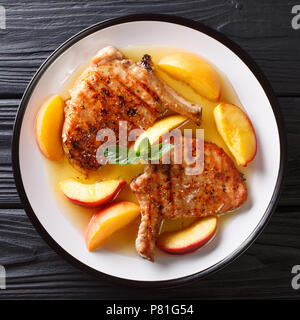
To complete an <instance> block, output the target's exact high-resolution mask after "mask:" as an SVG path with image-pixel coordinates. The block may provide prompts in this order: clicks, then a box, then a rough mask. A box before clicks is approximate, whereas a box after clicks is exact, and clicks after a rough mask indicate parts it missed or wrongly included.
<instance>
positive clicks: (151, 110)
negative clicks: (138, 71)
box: [118, 78, 157, 126]
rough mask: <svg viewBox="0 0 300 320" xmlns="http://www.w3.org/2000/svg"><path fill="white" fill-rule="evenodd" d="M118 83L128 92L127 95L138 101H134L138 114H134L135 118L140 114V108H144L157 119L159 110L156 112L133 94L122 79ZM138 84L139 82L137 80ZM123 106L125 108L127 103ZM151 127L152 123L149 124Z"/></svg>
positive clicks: (133, 105)
mask: <svg viewBox="0 0 300 320" xmlns="http://www.w3.org/2000/svg"><path fill="white" fill-rule="evenodd" d="M118 81H119V83H120V85H121V86H122V89H123V90H124V91H125V92H126V94H125V95H128V96H132V97H133V98H134V99H135V100H136V102H135V101H132V102H133V104H132V107H133V108H134V110H136V112H135V114H134V115H135V116H136V115H138V114H139V113H138V112H137V111H138V109H139V108H140V107H144V108H145V109H146V110H147V111H148V112H149V113H150V114H151V116H152V117H153V118H154V117H155V118H156V116H155V115H156V113H157V110H155V109H154V108H152V107H151V106H150V105H149V104H148V103H146V102H145V101H144V100H142V98H141V97H139V96H138V95H137V94H136V93H135V92H133V91H132V90H131V89H130V88H128V87H127V86H126V84H125V83H123V82H122V80H121V79H120V78H118ZM136 82H138V81H137V80H136ZM123 102H124V101H123ZM127 103H128V102H127ZM123 105H124V106H125V105H126V102H124V103H123ZM142 118H143V116H142V115H140V119H142ZM150 125H152V123H151V124H149V126H150Z"/></svg>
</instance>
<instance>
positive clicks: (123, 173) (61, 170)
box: [45, 46, 252, 255]
mask: <svg viewBox="0 0 300 320" xmlns="http://www.w3.org/2000/svg"><path fill="white" fill-rule="evenodd" d="M121 51H122V52H123V53H124V54H125V56H126V57H127V58H130V59H132V60H135V61H139V60H140V59H141V58H142V56H143V55H144V54H146V53H147V54H150V55H151V57H152V60H153V62H154V64H157V63H158V61H159V60H160V59H162V58H163V57H165V56H167V55H170V54H174V53H175V52H178V51H180V52H182V50H179V49H174V48H170V47H162V46H132V47H127V48H123V49H121ZM86 67H87V65H85V66H81V67H80V68H79V69H78V70H77V71H76V72H74V74H73V75H72V76H71V77H70V78H69V79H67V81H66V83H65V85H64V87H63V88H62V90H61V92H60V93H58V94H60V95H61V96H62V97H63V98H64V99H68V90H69V89H71V87H72V86H73V84H74V83H75V81H76V79H77V78H78V76H79V75H80V74H81V73H82V71H83V70H84V69H85V68H86ZM156 70H157V74H158V76H159V77H160V78H161V79H162V80H163V81H165V82H166V83H167V84H169V85H170V86H171V87H173V88H174V89H175V90H176V91H177V92H178V93H180V94H181V95H182V96H183V97H184V98H185V99H187V100H188V101H191V102H193V103H196V104H199V105H201V106H202V124H201V126H200V127H197V126H196V125H195V124H194V123H193V122H192V121H188V122H187V123H186V124H185V125H184V126H182V127H181V129H182V130H184V129H193V130H195V129H196V128H202V129H204V139H205V140H206V141H211V142H214V143H216V144H217V145H218V146H220V147H221V148H223V149H224V151H225V152H226V153H227V154H228V155H229V156H230V157H231V158H232V159H233V157H232V155H231V154H230V152H229V150H228V148H227V147H226V145H225V143H224V141H223V140H222V138H221V136H220V135H219V134H218V132H217V128H216V125H215V120H214V116H213V110H214V108H215V107H216V106H217V105H218V104H219V102H212V101H209V100H206V99H204V98H202V97H201V96H200V95H198V94H197V93H196V92H195V91H194V90H193V89H191V88H190V87H189V86H188V85H185V84H184V83H182V82H180V81H177V80H175V79H172V78H171V77H169V76H168V75H167V74H165V73H164V72H162V71H160V70H159V69H158V68H156ZM217 71H218V72H219V75H220V77H221V81H222V96H221V98H220V102H228V103H232V104H235V105H237V106H239V107H241V108H242V105H241V103H240V101H239V99H238V96H237V94H236V92H235V91H234V89H233V88H232V86H231V84H230V83H229V81H228V80H227V78H226V76H225V75H224V74H222V72H220V70H217ZM172 113H173V112H168V114H172ZM233 160H234V159H233ZM45 161H46V167H47V172H48V177H49V183H50V185H51V188H52V189H53V192H54V193H55V197H56V198H57V201H58V202H59V206H60V208H61V213H62V214H64V215H65V216H66V217H67V219H68V220H69V221H70V222H71V223H72V224H73V225H74V226H75V227H76V228H78V229H79V230H80V232H82V234H84V232H85V229H86V227H87V225H88V223H89V221H90V219H91V217H92V216H93V214H94V213H95V212H97V211H98V210H99V209H91V208H84V207H80V206H77V205H74V204H72V203H71V202H70V201H68V200H67V199H66V198H65V197H64V195H63V194H62V192H61V191H60V190H59V188H58V183H59V182H60V181H62V180H64V179H68V178H76V179H78V180H79V181H81V182H83V183H93V182H96V181H99V180H101V179H116V178H122V179H125V180H126V181H127V183H128V185H127V186H126V187H125V188H124V189H123V190H122V191H121V193H120V194H119V195H118V200H128V201H134V202H137V200H136V197H135V195H134V194H133V193H132V192H131V190H130V187H129V183H130V182H131V180H132V179H133V178H134V177H135V176H136V175H138V174H140V173H142V172H143V167H144V166H143V165H142V164H138V165H127V166H119V165H110V164H108V165H105V166H103V167H101V168H100V169H99V170H98V171H96V172H91V173H90V174H89V176H88V177H86V176H85V175H84V174H82V173H80V172H78V171H76V170H75V169H74V168H73V167H72V166H71V165H70V164H69V163H68V160H67V159H66V158H65V157H64V158H63V159H62V160H61V161H59V162H51V161H49V160H45ZM237 168H238V170H239V171H240V172H242V173H243V174H244V175H245V178H246V179H247V180H248V179H249V178H250V176H251V168H252V165H251V164H250V165H248V167H246V168H243V167H237ZM238 210H239V209H237V210H235V211H234V214H236V213H238ZM232 216H233V214H232V213H226V214H223V215H220V216H219V219H218V230H217V232H218V231H220V230H221V229H222V228H223V227H224V225H225V224H226V221H227V220H228V219H230V218H231V217H232ZM194 220H195V218H191V219H179V220H173V221H164V222H163V224H162V227H161V232H163V231H169V230H178V229H181V228H183V227H185V226H187V225H189V224H191V223H192V222H193V221H194ZM138 226H139V219H136V220H135V221H134V222H133V223H132V224H130V225H129V226H127V227H125V228H123V229H122V230H120V231H118V232H117V233H116V234H114V235H113V236H112V237H111V238H110V239H108V241H107V242H106V243H105V244H104V245H103V246H102V247H101V248H99V249H98V250H113V251H117V252H122V253H123V254H131V255H136V254H137V253H136V252H135V239H136V236H137V231H138ZM82 241H84V239H82Z"/></svg>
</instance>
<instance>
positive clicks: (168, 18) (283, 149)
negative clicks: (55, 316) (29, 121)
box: [11, 13, 287, 288]
mask: <svg viewBox="0 0 300 320" xmlns="http://www.w3.org/2000/svg"><path fill="white" fill-rule="evenodd" d="M138 21H158V22H167V23H172V24H177V25H181V26H185V27H188V28H191V29H194V30H196V31H200V32H202V33H204V34H206V35H208V36H210V37H212V38H214V39H215V40H216V41H218V42H220V43H222V44H223V45H225V46H226V47H227V48H229V49H230V50H231V51H232V52H233V53H234V54H236V55H237V56H238V57H239V58H240V59H241V60H242V61H243V62H244V63H245V64H246V66H247V67H248V68H249V69H250V71H251V72H252V74H253V75H254V76H255V78H256V79H257V81H258V82H259V83H260V85H261V86H262V88H263V90H264V93H265V94H266V96H267V98H268V100H269V103H270V105H271V107H272V111H273V114H274V117H275V120H276V125H277V129H278V135H279V144H280V164H279V170H278V176H277V180H276V185H275V188H274V191H273V194H272V197H271V200H270V202H269V205H268V207H267V209H266V211H265V213H264V214H263V216H262V218H261V220H260V221H259V223H258V224H257V225H256V227H255V229H254V230H253V231H252V232H251V234H250V235H249V236H248V237H247V239H246V240H244V241H243V242H242V243H241V244H240V246H239V247H238V248H237V249H236V250H234V251H233V252H231V253H230V254H229V255H227V256H226V257H225V258H224V259H222V260H221V261H219V262H217V263H215V264H214V265H212V266H210V267H208V268H206V269H204V270H202V271H199V272H197V273H194V274H191V275H187V276H184V277H180V278H176V279H171V280H162V281H150V280H149V281H140V280H130V279H125V278H120V277H117V276H112V275H108V274H106V273H104V272H101V271H98V270H95V269H93V268H92V267H89V266H88V265H86V264H84V263H83V262H81V261H80V260H78V259H77V258H75V257H74V256H72V255H71V254H70V253H68V252H67V251H66V250H64V249H63V248H62V247H61V246H60V245H59V244H58V243H57V242H56V241H55V239H54V238H52V237H51V236H50V234H49V233H48V232H47V230H46V229H45V228H44V226H43V225H42V224H41V222H40V221H39V219H38V217H37V216H36V215H35V213H34V211H33V209H32V207H31V204H30V202H29V200H28V198H27V195H26V191H25V188H24V185H23V181H22V176H21V171H20V159H19V143H20V132H21V127H22V123H23V117H24V114H25V112H26V108H27V104H28V102H29V99H30V97H31V94H32V92H33V91H34V89H35V87H36V85H37V83H38V82H39V80H40V78H41V76H42V75H43V74H44V72H45V71H46V70H47V69H48V67H49V66H50V65H51V64H52V63H53V62H54V61H55V60H56V59H57V58H58V57H59V56H60V55H61V54H63V53H64V52H65V51H66V50H67V49H68V48H70V47H71V46H72V45H73V44H75V43H76V42H78V41H79V40H81V39H83V38H85V37H86V36H88V35H90V34H92V33H94V32H96V31H99V30H102V29H105V28H107V27H111V26H114V25H118V24H123V23H127V22H138ZM11 153H12V167H13V174H14V179H15V183H16V187H17V191H18V193H19V196H20V198H21V201H22V204H23V208H24V210H25V212H26V214H27V216H28V218H29V219H30V221H31V223H32V224H33V226H34V227H35V229H36V230H37V232H38V233H39V234H40V236H41V237H42V238H43V240H44V241H45V242H46V243H47V244H48V245H49V246H50V247H51V248H52V249H53V250H54V251H55V252H56V253H57V254H59V255H60V256H61V257H63V258H64V259H65V260H66V261H67V262H69V263H70V264H71V265H72V266H75V267H77V268H78V269H79V270H81V271H83V272H85V273H87V274H89V275H92V276H94V277H96V278H98V279H100V280H105V281H109V282H112V283H114V284H118V285H124V286H134V287H151V288H162V287H164V288H165V287H176V286H180V285H184V284H186V283H187V282H191V281H197V280H200V279H202V278H204V277H206V276H208V275H211V274H212V273H214V272H217V271H220V270H221V269H223V268H224V267H226V266H227V265H229V264H230V263H231V262H233V261H234V260H235V259H237V258H238V257H239V256H240V255H241V254H242V253H244V252H245V251H246V250H247V249H248V248H249V247H250V246H251V245H252V243H253V242H254V241H255V240H256V239H257V237H258V236H259V235H260V234H261V232H262V231H263V229H264V227H265V226H266V225H267V223H268V221H269V219H270V218H271V215H272V213H273V212H274V210H275V208H276V205H277V203H278V200H279V195H280V192H281V191H282V185H283V184H282V182H283V178H284V173H285V171H286V161H287V143H286V134H285V129H284V122H283V117H282V114H281V111H280V106H279V103H278V101H277V98H276V96H275V94H274V92H273V89H272V87H271V85H270V84H269V81H268V80H267V78H266V77H265V76H264V74H263V73H262V71H261V70H260V68H259V67H258V66H257V64H256V63H255V62H254V61H253V60H252V58H250V56H249V55H248V54H247V53H246V52H245V51H244V50H243V49H241V47H240V46H239V45H237V44H236V43H234V42H233V41H232V40H230V39H229V38H227V37H226V36H225V35H223V34H222V33H220V32H218V31H216V30H214V29H212V28H210V27H207V26H206V25H204V24H202V23H200V22H197V21H193V20H190V19H187V18H183V17H179V16H175V15H166V14H155V13H140V14H131V15H125V16H121V17H117V18H113V19H107V20H104V21H102V22H98V23H96V24H93V25H91V26H89V27H87V28H85V29H83V30H81V31H80V32H78V33H77V34H75V35H74V36H72V37H70V38H69V39H68V40H66V41H65V42H64V43H63V44H61V45H60V46H59V47H58V48H57V49H56V50H55V51H54V52H53V53H52V54H50V56H49V57H48V58H47V59H46V60H45V61H44V62H43V63H42V65H41V66H40V67H39V68H38V70H37V71H36V73H35V74H34V76H33V77H32V79H31V80H30V82H29V84H28V86H27V88H26V90H25V92H24V94H23V96H22V99H21V101H20V104H19V107H18V110H17V114H16V118H15V122H14V126H13V137H12V146H11Z"/></svg>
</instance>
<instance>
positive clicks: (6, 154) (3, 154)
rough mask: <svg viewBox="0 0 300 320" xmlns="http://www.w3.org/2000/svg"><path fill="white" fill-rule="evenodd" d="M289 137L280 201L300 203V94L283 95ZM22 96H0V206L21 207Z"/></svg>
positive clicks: (281, 102)
mask: <svg viewBox="0 0 300 320" xmlns="http://www.w3.org/2000/svg"><path fill="white" fill-rule="evenodd" d="M279 102H280V105H281V110H282V113H283V115H284V118H285V125H286V131H287V137H288V166H287V174H286V179H285V186H284V188H283V193H282V196H281V198H280V205H300V193H299V190H300V150H299V141H300V113H299V111H300V109H299V106H300V98H280V99H279ZM18 103H19V100H11V99H7V100H0V207H1V206H2V207H3V206H5V207H7V206H9V207H15V206H17V207H19V206H20V200H19V197H18V195H17V191H16V188H15V184H14V180H13V173H12V169H11V155H10V148H11V137H12V128H13V121H14V117H15V114H16V110H17V105H18Z"/></svg>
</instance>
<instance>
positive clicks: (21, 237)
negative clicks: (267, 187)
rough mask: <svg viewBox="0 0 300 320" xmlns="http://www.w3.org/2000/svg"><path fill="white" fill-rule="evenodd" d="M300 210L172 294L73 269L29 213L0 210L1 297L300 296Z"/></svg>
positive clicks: (280, 215) (279, 215)
mask: <svg viewBox="0 0 300 320" xmlns="http://www.w3.org/2000/svg"><path fill="white" fill-rule="evenodd" d="M299 214H300V212H299V209H297V210H294V211H293V210H289V209H288V208H284V209H283V210H278V211H277V212H276V213H275V214H274V216H273V217H272V218H271V221H270V222H269V224H268V226H267V227H266V229H265V230H264V232H263V233H262V235H261V236H260V237H259V238H258V240H257V241H256V242H255V243H254V244H253V245H252V246H251V247H250V248H249V249H248V250H247V251H246V253H244V254H243V255H242V256H241V257H240V258H238V259H237V260H236V261H234V262H233V263H232V264H230V265H229V266H227V267H226V268H225V269H223V270H222V271H220V272H218V273H216V274H214V275H211V276H209V277H207V278H205V279H203V280H201V281H197V282H194V283H190V284H188V285H185V286H183V287H181V288H180V290H179V289H178V288H172V289H168V290H161V289H159V290H155V289H153V290H148V289H147V290H144V289H142V290H141V289H136V288H125V287H120V286H117V285H114V284H111V283H109V282H104V281H100V280H96V279H94V278H92V277H90V276H88V275H85V274H83V273H81V272H80V271H78V270H77V269H75V268H73V267H72V266H71V265H69V264H68V263H67V262H65V261H64V260H63V259H61V258H60V257H59V256H57V255H56V253H54V252H53V251H52V250H51V249H50V248H49V247H48V246H47V245H46V244H45V243H44V241H43V240H42V239H41V238H40V236H39V235H38V234H37V232H36V231H35V229H34V228H33V227H32V225H31V223H30V222H29V220H28V218H27V216H26V215H25V213H24V212H23V210H13V209H11V210H8V209H6V210H3V209H2V210H0V264H2V265H4V266H5V268H6V273H7V288H6V290H0V299H9V298H18V299H35V298H39V299H43V298H47V299H51V298H58V299H59V298H65V299H72V298H83V299H87V298H90V299H96V298H98V299H140V298H143V299H153V297H155V299H164V298H165V299H176V298H177V299H193V298H194V299H211V298H216V299H218V298H219V299H221V298H224V299H234V298H238V299H244V298H257V299H260V298H264V299H267V298H298V297H299V292H298V291H296V290H293V289H292V287H291V279H292V274H291V269H292V267H293V266H294V265H296V264H299V261H300V251H299V242H300V233H299V227H300V221H299Z"/></svg>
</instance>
